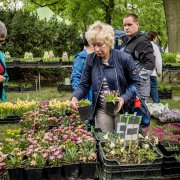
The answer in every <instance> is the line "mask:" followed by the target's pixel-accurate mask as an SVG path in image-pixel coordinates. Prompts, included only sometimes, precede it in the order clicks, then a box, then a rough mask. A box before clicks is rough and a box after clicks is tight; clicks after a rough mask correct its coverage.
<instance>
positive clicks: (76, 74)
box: [71, 49, 92, 102]
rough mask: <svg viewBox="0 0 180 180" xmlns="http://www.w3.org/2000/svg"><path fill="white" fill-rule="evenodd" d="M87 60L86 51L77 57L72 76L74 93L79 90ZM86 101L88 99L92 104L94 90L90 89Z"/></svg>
mask: <svg viewBox="0 0 180 180" xmlns="http://www.w3.org/2000/svg"><path fill="white" fill-rule="evenodd" d="M86 58H87V52H86V50H85V49H84V50H83V51H81V52H80V53H78V54H77V55H76V56H75V59H74V62H73V67H72V74H71V83H72V89H73V91H75V90H76V89H77V88H78V85H79V83H80V80H81V74H82V71H83V68H84V64H85V61H86ZM85 99H88V100H89V101H91V102H92V88H91V89H90V91H89V93H88V94H87V95H86V97H85Z"/></svg>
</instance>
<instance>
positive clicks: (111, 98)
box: [104, 91, 119, 116]
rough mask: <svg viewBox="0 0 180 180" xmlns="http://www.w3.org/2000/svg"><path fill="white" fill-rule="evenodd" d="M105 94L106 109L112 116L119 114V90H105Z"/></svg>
mask: <svg viewBox="0 0 180 180" xmlns="http://www.w3.org/2000/svg"><path fill="white" fill-rule="evenodd" d="M104 96H105V111H106V113H107V114H108V115H110V116H115V115H117V112H116V110H117V108H118V103H119V101H118V99H117V98H118V91H107V92H104Z"/></svg>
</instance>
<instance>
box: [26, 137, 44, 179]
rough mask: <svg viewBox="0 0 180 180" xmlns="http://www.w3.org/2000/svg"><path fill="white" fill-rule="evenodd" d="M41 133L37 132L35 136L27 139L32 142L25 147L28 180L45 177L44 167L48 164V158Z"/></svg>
mask: <svg viewBox="0 0 180 180" xmlns="http://www.w3.org/2000/svg"><path fill="white" fill-rule="evenodd" d="M40 136H41V134H37V135H36V136H35V137H31V136H30V137H29V138H28V139H27V140H28V141H30V142H31V144H30V145H29V146H28V147H27V148H26V149H25V151H26V152H25V155H26V162H25V163H26V164H25V167H26V168H25V170H26V174H27V177H28V180H32V179H34V180H41V179H42V178H43V173H42V172H43V168H44V167H45V165H46V162H47V158H45V157H44V156H43V155H44V153H46V147H44V145H43V143H42V142H41V138H40Z"/></svg>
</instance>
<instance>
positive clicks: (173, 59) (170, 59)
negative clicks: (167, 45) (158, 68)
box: [162, 53, 176, 63]
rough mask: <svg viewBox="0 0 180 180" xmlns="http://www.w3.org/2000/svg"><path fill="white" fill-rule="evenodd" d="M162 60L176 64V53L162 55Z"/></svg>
mask: <svg viewBox="0 0 180 180" xmlns="http://www.w3.org/2000/svg"><path fill="white" fill-rule="evenodd" d="M162 59H163V61H164V62H165V63H175V62H176V54H175V53H166V54H162Z"/></svg>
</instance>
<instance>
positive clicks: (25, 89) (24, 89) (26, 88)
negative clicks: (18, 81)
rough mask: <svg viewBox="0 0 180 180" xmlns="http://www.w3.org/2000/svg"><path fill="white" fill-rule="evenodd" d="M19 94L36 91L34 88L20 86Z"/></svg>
mask: <svg viewBox="0 0 180 180" xmlns="http://www.w3.org/2000/svg"><path fill="white" fill-rule="evenodd" d="M19 88H20V92H26V91H36V86H35V85H33V86H30V87H24V86H20V87H19Z"/></svg>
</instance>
